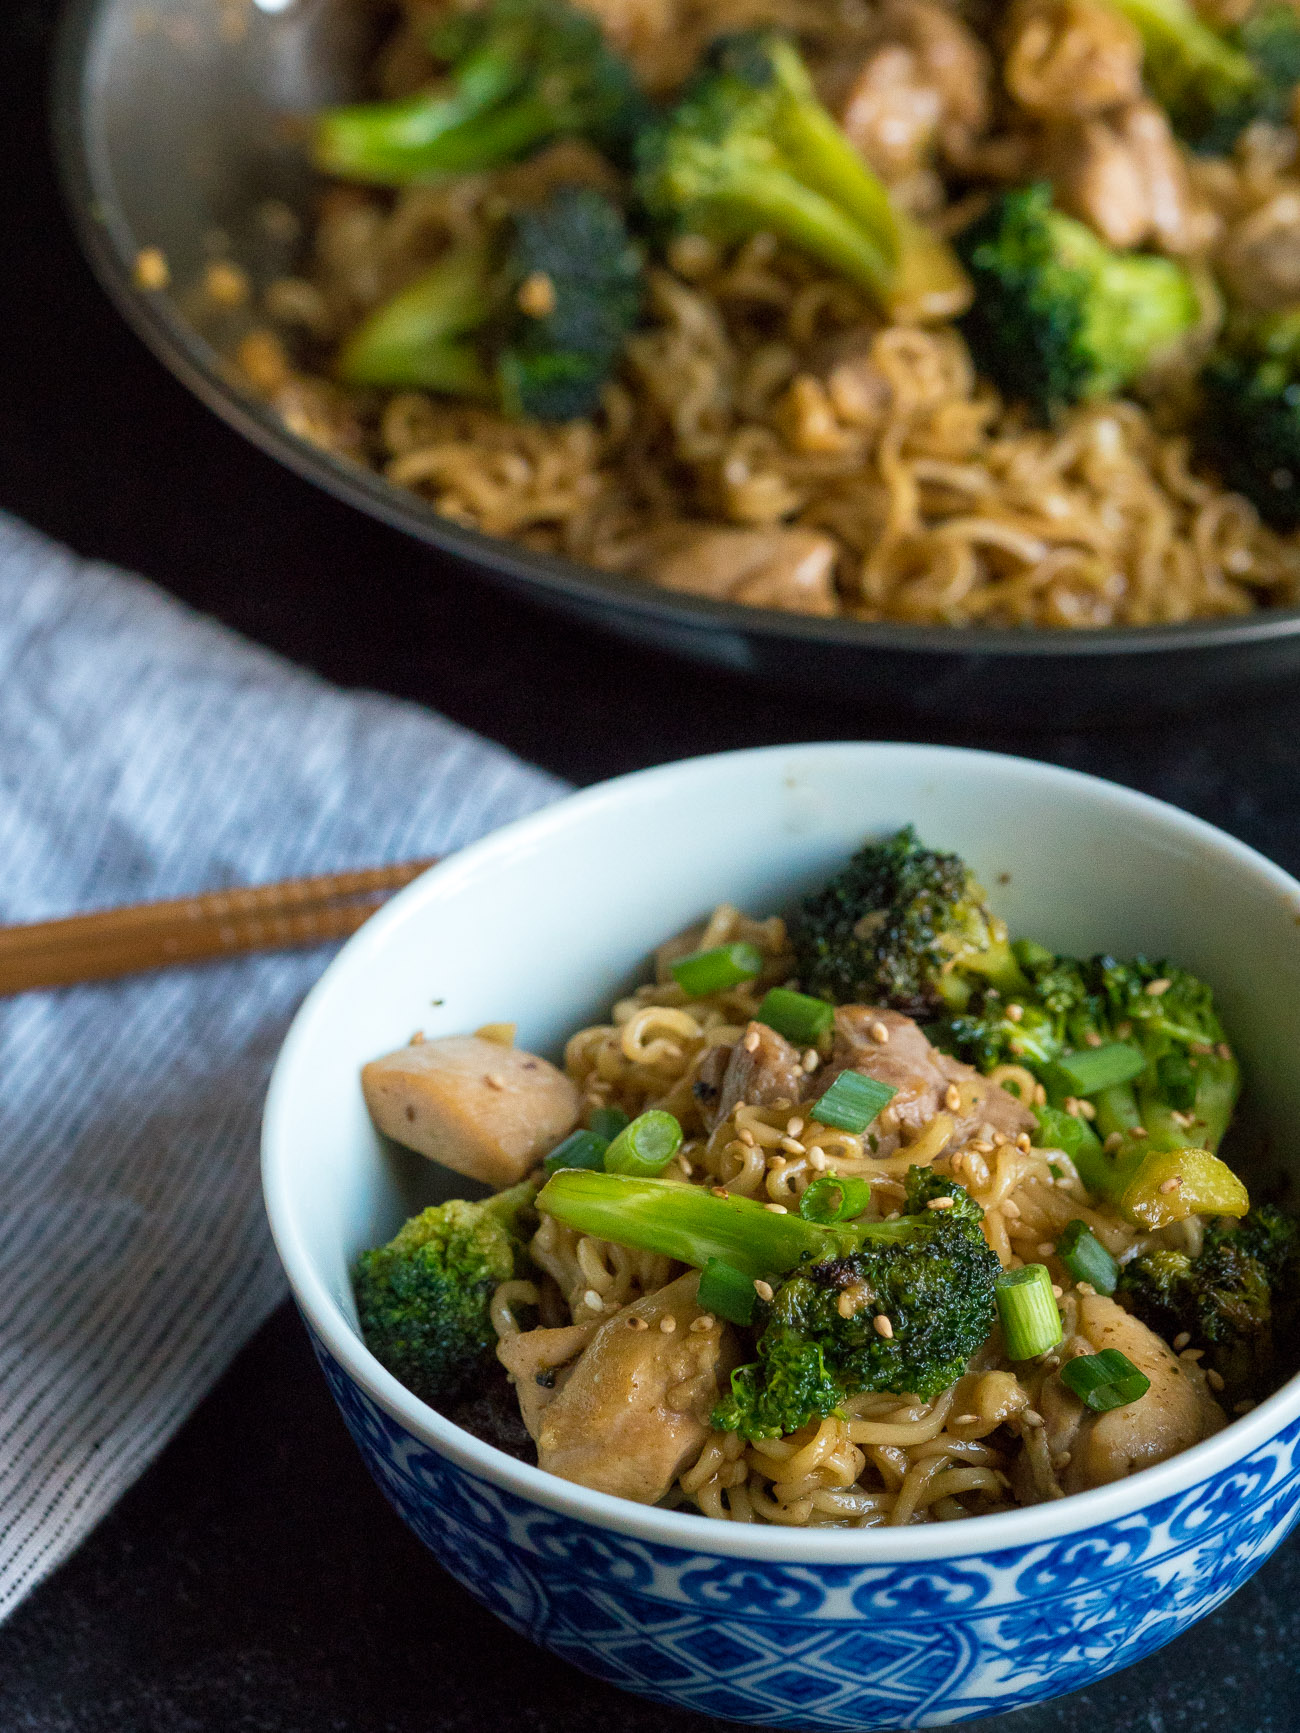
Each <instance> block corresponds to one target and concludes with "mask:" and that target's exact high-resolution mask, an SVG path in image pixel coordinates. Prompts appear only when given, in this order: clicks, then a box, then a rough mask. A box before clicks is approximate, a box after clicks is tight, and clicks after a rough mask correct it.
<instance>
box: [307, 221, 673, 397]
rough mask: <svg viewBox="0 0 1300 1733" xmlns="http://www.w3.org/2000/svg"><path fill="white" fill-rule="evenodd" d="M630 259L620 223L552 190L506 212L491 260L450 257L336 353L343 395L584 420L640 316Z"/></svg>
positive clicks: (470, 252)
mask: <svg viewBox="0 0 1300 1733" xmlns="http://www.w3.org/2000/svg"><path fill="white" fill-rule="evenodd" d="M641 298H642V265H641V255H640V252H639V250H638V249H637V248H636V246H635V245H634V244H633V243H632V241H631V239H630V238H629V235H628V232H627V227H626V225H625V223H624V221H623V217H622V214H621V212H619V211H618V210H616V209H615V207H614V206H613V205H612V204H610V202H609V201H608V200H607V199H605V198H603V197H602V196H601V195H600V194H599V193H597V192H594V191H592V190H591V189H590V188H587V187H562V188H561V189H560V190H559V191H558V192H556V193H554V194H552V196H551V198H550V200H549V201H548V202H547V203H546V204H544V205H541V206H539V207H537V208H535V209H532V210H521V211H518V212H516V213H515V214H514V215H513V217H512V218H511V219H510V220H509V222H508V223H507V225H506V227H505V229H504V230H503V231H502V234H501V236H500V239H499V242H498V245H497V247H496V248H495V250H491V249H484V248H483V247H482V246H479V245H477V244H473V243H466V244H464V245H462V246H457V247H453V248H452V250H451V251H450V252H448V253H446V254H445V255H444V256H443V257H442V258H441V259H440V260H439V261H438V263H437V264H436V265H434V266H433V267H432V268H431V269H430V270H428V271H426V272H425V273H424V275H423V276H421V277H418V278H417V279H416V281H415V282H413V283H411V284H409V285H408V286H407V287H406V288H405V289H402V290H401V291H400V292H399V293H398V294H396V295H395V296H393V298H392V299H391V300H390V301H386V302H385V303H384V304H383V305H382V306H380V307H378V308H377V309H376V310H375V311H374V312H373V313H372V314H371V315H370V316H369V318H368V319H366V320H365V321H364V323H363V324H362V325H361V326H360V327H359V328H358V329H357V330H356V331H355V332H354V333H353V334H352V336H351V337H350V338H349V339H348V341H347V342H346V343H345V344H344V346H343V349H342V351H341V353H340V356H339V361H338V372H339V376H340V378H341V379H342V380H344V382H345V383H347V384H349V385H376V386H386V387H392V388H397V389H422V390H426V391H442V392H446V393H448V394H449V395H451V396H456V397H468V398H471V399H477V400H480V401H486V402H492V403H496V404H497V405H499V407H501V408H502V409H503V410H504V411H505V412H506V413H507V414H508V415H514V416H532V417H535V418H536V419H538V420H540V421H570V420H572V419H574V418H575V417H577V416H581V415H589V414H590V413H591V412H592V411H593V410H594V409H595V408H596V407H597V405H598V404H599V401H600V393H601V390H602V388H603V386H604V384H605V382H606V380H607V379H608V378H609V376H610V374H611V373H612V371H613V369H614V366H615V364H616V362H617V359H618V355H619V351H620V349H621V347H622V343H623V339H624V338H625V336H626V335H627V333H628V331H629V330H631V328H632V326H633V325H634V324H635V323H636V320H637V317H638V314H639V312H640V308H641Z"/></svg>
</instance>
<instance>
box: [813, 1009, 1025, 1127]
mask: <svg viewBox="0 0 1300 1733" xmlns="http://www.w3.org/2000/svg"><path fill="white" fill-rule="evenodd" d="M882 1031H883V1033H884V1037H885V1038H884V1040H881V1038H880V1034H881V1032H882ZM849 1070H852V1071H861V1072H863V1073H865V1074H866V1075H867V1076H868V1077H875V1078H877V1079H878V1080H879V1081H880V1082H881V1083H888V1084H892V1086H893V1087H894V1088H895V1089H896V1090H897V1091H898V1094H897V1095H895V1097H894V1099H893V1100H892V1101H891V1102H890V1103H889V1107H888V1109H887V1110H886V1112H887V1114H888V1115H889V1118H888V1119H886V1120H885V1122H884V1124H882V1125H881V1126H880V1127H879V1128H877V1134H878V1136H879V1137H880V1145H879V1147H880V1151H881V1153H883V1154H889V1153H892V1151H893V1150H894V1149H895V1148H897V1147H898V1146H899V1143H900V1141H901V1138H900V1133H901V1132H902V1131H904V1130H907V1131H910V1132H913V1133H915V1132H917V1131H919V1130H920V1129H921V1127H922V1126H923V1125H926V1124H928V1122H929V1121H930V1120H931V1119H933V1118H934V1116H935V1114H936V1113H938V1112H939V1111H940V1110H941V1109H942V1110H943V1111H945V1112H951V1113H952V1117H953V1121H954V1126H953V1138H952V1141H953V1142H954V1144H955V1143H960V1142H965V1141H966V1140H968V1139H969V1138H971V1137H974V1136H976V1135H978V1133H979V1130H980V1128H981V1127H982V1126H985V1125H988V1126H990V1127H991V1128H992V1129H993V1130H994V1131H1001V1132H1005V1134H1006V1135H1007V1136H1008V1137H1015V1136H1016V1135H1017V1133H1019V1132H1021V1131H1030V1130H1032V1129H1033V1127H1034V1125H1035V1120H1034V1116H1033V1114H1032V1113H1031V1112H1030V1110H1029V1109H1028V1107H1026V1106H1025V1105H1024V1104H1023V1103H1022V1102H1020V1101H1017V1099H1016V1098H1015V1096H1014V1095H1011V1094H1009V1093H1008V1092H1007V1091H1006V1090H1005V1089H1003V1088H1001V1087H1000V1086H999V1085H997V1084H995V1083H990V1082H989V1081H988V1079H987V1078H986V1077H981V1076H980V1074H979V1072H978V1071H976V1070H975V1069H974V1068H973V1067H972V1066H970V1065H963V1064H962V1063H961V1061H960V1060H959V1059H952V1058H950V1057H949V1056H948V1054H946V1053H940V1052H939V1050H938V1049H937V1048H936V1047H932V1046H931V1045H930V1043H929V1041H927V1040H926V1038H925V1036H924V1035H923V1034H922V1032H921V1030H920V1029H919V1028H918V1027H917V1025H916V1024H915V1023H914V1022H913V1021H912V1019H911V1018H910V1017H904V1016H903V1015H902V1014H901V1013H900V1012H898V1011H886V1010H881V1009H879V1008H877V1007H875V1006H872V1005H841V1006H840V1008H839V1009H838V1011H836V1013H835V1046H834V1049H833V1050H832V1053H831V1060H830V1064H829V1065H828V1067H827V1068H826V1070H825V1072H819V1073H817V1074H816V1075H815V1076H814V1078H813V1082H814V1084H815V1085H816V1089H817V1093H818V1094H821V1093H822V1092H823V1091H824V1090H825V1089H827V1088H828V1087H829V1086H830V1083H831V1081H832V1078H833V1077H834V1076H836V1075H838V1073H839V1072H840V1071H849ZM952 1084H956V1085H957V1087H958V1089H959V1090H960V1091H961V1098H962V1105H961V1107H960V1108H959V1109H957V1110H953V1109H950V1108H948V1106H947V1100H946V1098H947V1093H948V1089H949V1086H950V1085H952ZM891 1124H892V1126H893V1127H894V1128H896V1129H894V1130H892V1131H891V1130H890V1129H889V1126H890V1125H891Z"/></svg>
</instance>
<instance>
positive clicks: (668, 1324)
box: [659, 1315, 677, 1336]
mask: <svg viewBox="0 0 1300 1733" xmlns="http://www.w3.org/2000/svg"><path fill="white" fill-rule="evenodd" d="M659 1328H660V1329H661V1330H662V1331H663V1333H664V1335H665V1336H671V1335H672V1333H673V1331H674V1330H675V1329H676V1328H677V1320H676V1318H674V1317H672V1316H671V1315H670V1316H669V1317H667V1318H660V1320H659Z"/></svg>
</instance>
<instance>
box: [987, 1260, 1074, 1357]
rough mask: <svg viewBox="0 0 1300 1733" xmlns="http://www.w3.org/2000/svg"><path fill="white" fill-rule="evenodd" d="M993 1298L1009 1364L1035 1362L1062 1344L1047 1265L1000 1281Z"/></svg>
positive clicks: (1030, 1267) (1026, 1268) (1010, 1274)
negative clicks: (1037, 1356)
mask: <svg viewBox="0 0 1300 1733" xmlns="http://www.w3.org/2000/svg"><path fill="white" fill-rule="evenodd" d="M994 1296H995V1298H996V1300H997V1303H998V1319H999V1322H1000V1323H1001V1325H1002V1336H1003V1340H1004V1341H1005V1343H1006V1348H1007V1358H1008V1359H1010V1360H1032V1359H1033V1358H1034V1356H1035V1355H1036V1354H1045V1353H1046V1352H1047V1350H1048V1349H1049V1348H1054V1347H1055V1346H1056V1344H1057V1343H1058V1342H1059V1341H1060V1340H1061V1334H1062V1332H1061V1314H1060V1312H1058V1311H1057V1309H1056V1295H1055V1294H1054V1293H1053V1292H1052V1277H1051V1274H1050V1272H1049V1271H1048V1268H1047V1265H1046V1264H1025V1265H1024V1267H1023V1268H1022V1269H1019V1270H1007V1271H1006V1272H1005V1273H1004V1274H1003V1275H1001V1276H999V1277H998V1281H997V1286H996V1287H995V1289H994Z"/></svg>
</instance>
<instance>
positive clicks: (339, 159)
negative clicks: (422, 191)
mask: <svg viewBox="0 0 1300 1733" xmlns="http://www.w3.org/2000/svg"><path fill="white" fill-rule="evenodd" d="M430 48H431V50H432V52H433V54H434V57H435V58H436V59H437V60H439V61H440V62H441V63H442V64H443V65H444V66H445V67H446V68H447V75H446V79H445V81H444V82H443V83H442V84H440V85H439V86H438V87H436V88H434V89H433V90H429V91H422V92H420V93H419V94H417V95H415V96H410V97H405V98H403V99H402V100H401V101H398V102H367V103H359V104H354V105H352V106H350V107H346V108H330V109H326V110H325V111H324V112H323V113H322V114H321V115H320V116H318V118H317V122H316V136H315V158H316V164H317V167H319V168H321V169H324V170H325V171H326V172H327V173H329V174H336V175H341V176H342V177H343V178H344V179H346V180H354V181H364V182H367V183H369V184H371V185H375V186H407V185H409V184H410V183H411V182H413V181H429V180H437V179H440V178H441V177H442V176H444V175H455V174H471V173H478V172H481V171H482V170H484V169H491V168H497V167H499V166H500V165H501V164H503V163H509V162H517V161H518V160H519V159H520V158H522V157H526V156H529V155H531V154H532V153H533V152H534V151H536V150H540V149H541V147H542V146H543V145H545V144H549V143H550V142H552V141H553V140H554V139H557V138H566V137H583V138H587V139H590V140H591V142H592V143H593V144H595V145H596V146H597V147H598V148H599V149H601V150H604V151H606V152H607V153H608V154H609V155H611V156H612V157H614V158H615V159H616V160H619V159H624V158H626V156H627V153H628V150H629V148H630V144H631V140H632V138H633V137H634V135H635V133H636V131H637V129H638V128H639V127H640V126H642V125H644V124H645V121H646V119H647V118H648V115H649V109H648V106H647V104H646V102H645V99H644V97H643V96H642V95H641V93H640V91H639V90H638V88H637V85H636V80H635V78H634V77H633V74H632V71H631V68H630V67H629V66H628V65H627V63H626V62H625V61H624V60H623V59H621V58H620V56H619V55H617V54H616V53H615V52H614V51H613V50H612V49H611V48H609V47H608V46H607V45H606V43H605V40H604V38H603V36H602V35H601V31H600V26H599V25H598V24H597V23H596V22H595V20H594V19H592V18H589V17H587V16H586V14H585V13H582V12H578V11H575V10H574V9H573V8H572V7H570V6H568V5H566V4H564V0H494V3H493V4H492V5H489V6H486V7H483V8H481V9H479V10H476V11H471V12H462V13H457V14H454V15H453V16H452V17H451V18H450V19H448V20H447V21H445V22H444V23H443V24H442V25H441V27H440V28H438V29H437V30H436V31H435V32H434V34H433V36H432V38H431V39H430Z"/></svg>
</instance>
